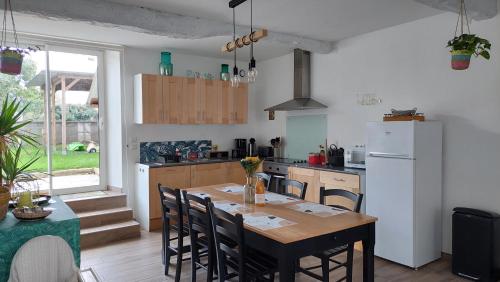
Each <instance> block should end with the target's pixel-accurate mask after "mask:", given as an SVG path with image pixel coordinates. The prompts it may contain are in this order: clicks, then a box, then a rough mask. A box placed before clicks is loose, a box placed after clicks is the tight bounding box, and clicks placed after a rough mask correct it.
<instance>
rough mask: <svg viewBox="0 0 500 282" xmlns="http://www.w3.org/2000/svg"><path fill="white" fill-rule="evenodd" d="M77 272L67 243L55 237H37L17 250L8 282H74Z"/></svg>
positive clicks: (76, 280) (76, 281)
mask: <svg viewBox="0 0 500 282" xmlns="http://www.w3.org/2000/svg"><path fill="white" fill-rule="evenodd" d="M79 279H80V278H79V269H78V268H77V267H76V265H75V260H74V258H73V251H72V250H71V248H70V247H69V245H68V243H66V241H64V239H62V238H61V237H57V236H49V235H47V236H40V237H36V238H33V239H31V240H29V241H28V242H26V243H25V244H24V245H23V246H21V248H19V250H18V251H17V253H16V255H15V256H14V259H13V260H12V265H11V267H10V277H9V282H28V281H29V282H49V281H58V282H78V281H79Z"/></svg>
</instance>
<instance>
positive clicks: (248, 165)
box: [240, 157, 262, 204]
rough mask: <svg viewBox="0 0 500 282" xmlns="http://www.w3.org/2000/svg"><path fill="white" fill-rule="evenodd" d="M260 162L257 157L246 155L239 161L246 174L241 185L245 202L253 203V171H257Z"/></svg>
mask: <svg viewBox="0 0 500 282" xmlns="http://www.w3.org/2000/svg"><path fill="white" fill-rule="evenodd" d="M261 162H262V160H261V159H259V158H258V157H246V158H244V159H242V160H241V161H240V163H241V166H242V167H243V169H244V170H245V173H246V175H247V182H246V184H245V186H244V187H243V190H244V191H243V199H244V202H245V204H255V182H256V181H255V171H257V168H258V167H259V165H260V163H261Z"/></svg>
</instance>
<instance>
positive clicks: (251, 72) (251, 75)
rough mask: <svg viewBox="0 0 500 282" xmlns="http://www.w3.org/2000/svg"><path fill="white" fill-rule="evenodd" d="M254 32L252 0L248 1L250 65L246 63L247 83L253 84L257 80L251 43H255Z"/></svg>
mask: <svg viewBox="0 0 500 282" xmlns="http://www.w3.org/2000/svg"><path fill="white" fill-rule="evenodd" d="M254 36H255V34H254V32H253V0H250V36H249V37H250V41H251V42H252V43H251V45H250V63H248V74H247V78H248V82H249V83H253V82H255V79H256V78H257V75H258V72H257V69H256V68H255V58H254V57H253V43H254V42H256V41H257V40H255V39H254Z"/></svg>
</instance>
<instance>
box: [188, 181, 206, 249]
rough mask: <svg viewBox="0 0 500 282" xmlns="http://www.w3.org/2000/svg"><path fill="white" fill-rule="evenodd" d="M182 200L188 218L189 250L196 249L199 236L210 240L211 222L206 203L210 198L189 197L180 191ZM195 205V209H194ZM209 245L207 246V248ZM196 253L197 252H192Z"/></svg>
mask: <svg viewBox="0 0 500 282" xmlns="http://www.w3.org/2000/svg"><path fill="white" fill-rule="evenodd" d="M182 195H183V198H184V206H185V212H186V214H187V218H188V228H189V236H190V238H191V248H197V247H198V244H196V243H195V242H197V240H198V239H199V236H200V235H205V236H207V238H212V232H213V231H212V223H211V222H212V221H211V219H210V214H209V211H208V203H210V202H211V200H210V198H205V199H203V198H200V197H198V196H196V195H191V194H189V193H188V192H187V191H185V190H184V191H182ZM193 205H196V206H197V207H194V206H193ZM210 246H211V244H209V247H210ZM194 251H195V253H198V252H197V250H194Z"/></svg>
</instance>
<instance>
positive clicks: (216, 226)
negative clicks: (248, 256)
mask: <svg viewBox="0 0 500 282" xmlns="http://www.w3.org/2000/svg"><path fill="white" fill-rule="evenodd" d="M208 210H209V213H210V218H211V221H212V227H213V234H214V239H215V250H216V254H217V269H218V276H219V281H225V275H226V274H227V271H226V270H227V267H228V266H229V267H230V268H232V269H233V270H235V271H237V272H238V277H239V281H246V280H245V267H244V263H245V262H244V258H245V252H246V248H245V238H244V230H243V216H242V215H241V214H236V215H232V214H230V213H227V212H225V211H223V210H220V209H217V208H215V207H214V204H213V203H208ZM222 238H224V240H222Z"/></svg>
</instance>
